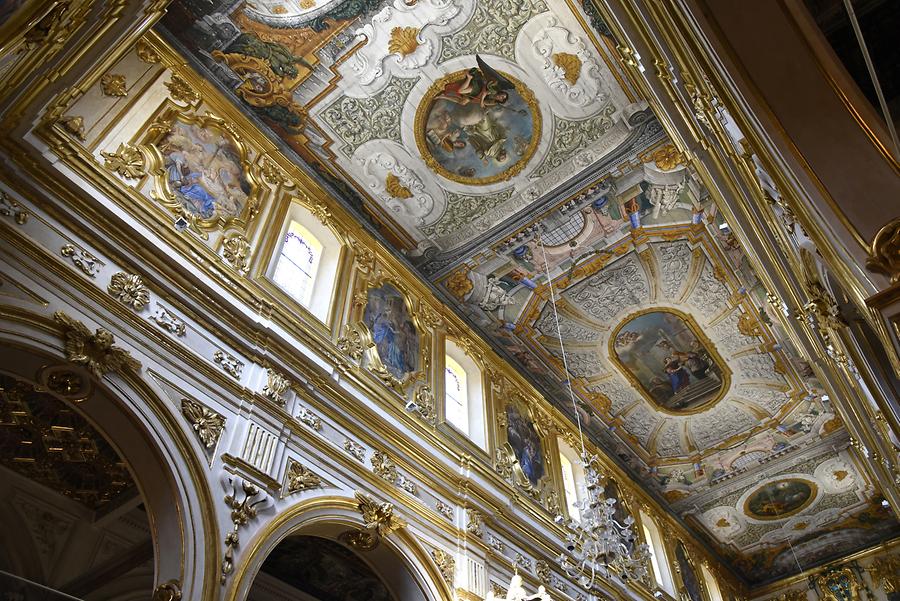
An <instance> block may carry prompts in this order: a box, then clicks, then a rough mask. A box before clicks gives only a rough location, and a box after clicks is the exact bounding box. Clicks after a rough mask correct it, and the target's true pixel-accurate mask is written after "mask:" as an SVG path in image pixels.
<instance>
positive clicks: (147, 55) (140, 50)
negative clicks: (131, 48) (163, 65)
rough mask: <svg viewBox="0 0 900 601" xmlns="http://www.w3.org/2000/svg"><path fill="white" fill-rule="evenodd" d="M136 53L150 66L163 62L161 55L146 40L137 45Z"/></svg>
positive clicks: (139, 41)
mask: <svg viewBox="0 0 900 601" xmlns="http://www.w3.org/2000/svg"><path fill="white" fill-rule="evenodd" d="M135 52H136V53H137V56H138V58H139V59H141V61H143V62H145V63H147V64H148V65H155V64H157V63H159V62H160V61H161V60H162V59H161V58H160V56H159V53H158V52H157V51H156V50H154V48H153V46H151V45H150V43H149V42H148V41H147V40H144V39H140V40H138V42H137V44H136V45H135Z"/></svg>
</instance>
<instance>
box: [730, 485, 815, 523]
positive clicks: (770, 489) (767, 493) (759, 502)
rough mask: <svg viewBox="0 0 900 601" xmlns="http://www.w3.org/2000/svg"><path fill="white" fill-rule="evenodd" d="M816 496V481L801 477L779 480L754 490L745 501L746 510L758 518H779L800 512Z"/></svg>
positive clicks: (749, 514)
mask: <svg viewBox="0 0 900 601" xmlns="http://www.w3.org/2000/svg"><path fill="white" fill-rule="evenodd" d="M815 497H816V484H815V483H814V482H810V481H808V480H801V479H799V478H791V479H787V480H778V481H777V482H769V483H767V484H765V485H763V486H762V487H760V488H759V490H756V491H754V492H753V493H752V494H751V495H750V496H749V497H748V498H747V500H746V502H745V503H744V510H745V512H746V513H747V515H748V516H750V517H752V518H756V519H758V520H777V519H781V518H785V517H789V516H792V515H794V514H795V513H798V512H799V511H801V510H802V509H803V508H805V507H806V506H807V505H809V504H810V503H812V502H813V500H815Z"/></svg>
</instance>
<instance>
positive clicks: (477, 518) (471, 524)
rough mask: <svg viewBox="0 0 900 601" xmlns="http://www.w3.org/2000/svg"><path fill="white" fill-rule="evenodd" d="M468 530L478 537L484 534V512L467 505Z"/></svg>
mask: <svg viewBox="0 0 900 601" xmlns="http://www.w3.org/2000/svg"><path fill="white" fill-rule="evenodd" d="M466 532H468V533H469V534H471V535H472V536H477V537H478V538H481V536H482V535H483V534H484V514H483V513H481V512H480V511H478V510H477V509H475V508H474V507H466Z"/></svg>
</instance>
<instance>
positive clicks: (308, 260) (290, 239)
mask: <svg viewBox="0 0 900 601" xmlns="http://www.w3.org/2000/svg"><path fill="white" fill-rule="evenodd" d="M321 258H322V243H321V242H319V240H318V239H317V238H316V237H315V236H313V235H312V234H311V233H310V232H309V230H308V229H306V228H305V227H303V224H302V223H300V222H299V221H292V222H291V225H290V226H289V227H288V231H287V233H286V234H285V236H284V242H283V243H282V245H281V256H280V257H278V262H277V263H276V265H275V275H274V277H273V279H274V280H275V283H276V284H278V285H279V286H281V288H282V289H283V290H284V291H285V292H287V293H288V295H290V297H291V298H293V299H294V300H296V301H297V302H298V303H300V304H301V305H303V306H308V305H309V301H310V298H311V297H312V292H313V283H314V282H315V280H316V272H318V270H319V260H320V259H321Z"/></svg>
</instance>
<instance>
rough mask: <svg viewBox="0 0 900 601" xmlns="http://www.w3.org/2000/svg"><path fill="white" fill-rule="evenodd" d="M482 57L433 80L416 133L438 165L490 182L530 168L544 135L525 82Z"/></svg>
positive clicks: (453, 175)
mask: <svg viewBox="0 0 900 601" xmlns="http://www.w3.org/2000/svg"><path fill="white" fill-rule="evenodd" d="M476 60H477V63H478V66H476V67H472V68H471V69H465V70H462V71H456V72H454V73H451V74H450V75H447V76H445V77H442V78H441V79H438V80H437V81H436V82H434V84H432V86H431V87H430V88H429V89H428V91H427V92H426V93H425V97H424V98H423V99H422V102H421V104H419V108H418V110H417V111H416V121H415V134H416V144H417V145H418V147H419V152H420V153H421V154H422V158H423V159H424V160H425V163H426V164H427V165H428V167H430V168H431V169H432V170H433V171H435V172H436V173H438V174H440V175H442V176H444V177H446V178H447V179H449V180H451V181H454V182H457V183H461V184H469V185H486V184H492V183H495V182H499V181H504V180H508V179H510V178H511V177H513V176H515V175H517V174H518V173H520V172H521V171H522V169H524V168H525V165H526V164H527V163H528V161H529V160H530V159H531V157H532V156H533V155H534V152H535V150H536V149H537V146H538V142H539V141H540V138H541V115H540V111H539V110H538V106H537V100H535V97H534V94H533V93H532V91H531V90H530V89H528V88H527V87H526V86H525V84H523V83H522V82H520V81H518V80H517V79H515V78H513V77H512V76H511V75H508V74H506V73H501V72H499V71H495V70H494V69H493V68H491V67H490V66H489V65H487V64H486V63H485V62H484V61H483V60H481V58H480V57H476Z"/></svg>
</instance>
